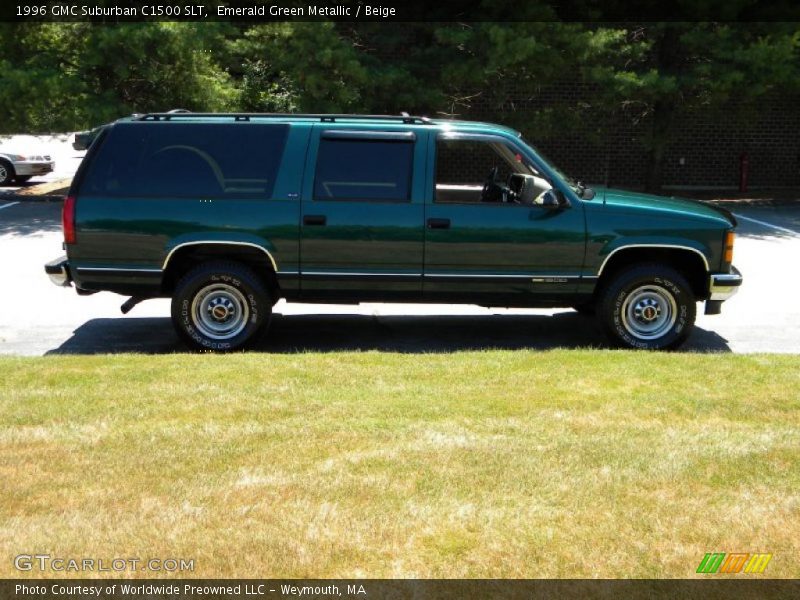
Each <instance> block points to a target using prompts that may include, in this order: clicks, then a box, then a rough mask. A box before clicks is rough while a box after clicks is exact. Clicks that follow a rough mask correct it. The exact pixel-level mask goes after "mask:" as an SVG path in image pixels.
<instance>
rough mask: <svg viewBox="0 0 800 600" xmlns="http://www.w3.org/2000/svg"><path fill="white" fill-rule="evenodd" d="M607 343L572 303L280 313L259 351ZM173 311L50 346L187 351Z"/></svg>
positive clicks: (699, 339)
mask: <svg viewBox="0 0 800 600" xmlns="http://www.w3.org/2000/svg"><path fill="white" fill-rule="evenodd" d="M592 347H594V348H606V347H609V346H608V344H607V342H606V340H605V338H604V337H603V336H602V335H601V333H600V332H599V331H598V329H597V326H596V325H595V323H594V320H593V319H592V318H590V317H584V316H581V315H579V314H578V313H575V312H572V311H567V312H562V313H557V314H555V315H552V316H550V315H487V316H452V315H442V316H439V315H434V316H381V317H374V316H368V315H337V314H330V315H328V314H326V315H316V314H315V315H280V314H276V315H275V316H274V318H273V320H272V325H271V327H270V330H269V333H268V334H267V336H266V337H265V338H264V339H262V340H261V341H260V342H258V343H257V344H256V345H255V346H254V348H253V349H252V350H251V351H252V352H263V353H267V354H287V353H295V352H340V351H350V350H360V351H366V350H378V351H381V352H402V353H425V352H457V351H464V350H489V349H502V350H519V349H535V350H548V349H553V348H592ZM681 349H682V350H684V351H691V352H730V351H731V350H730V348H729V347H728V344H727V340H725V339H724V338H722V337H721V336H719V335H718V334H716V333H714V332H712V331H707V330H704V329H701V328H698V327H696V328H695V330H694V332H693V334H692V336H691V337H690V339H689V341H688V342H687V343H686V344H685V345H684V346H683V347H682V348H681ZM184 351H186V349H185V347H184V346H183V345H182V344H181V343H180V341H179V340H178V338H177V336H176V334H175V333H174V331H173V329H172V324H171V322H170V320H169V319H167V318H122V317H121V318H118V319H93V320H91V321H87V322H86V323H84V324H83V325H81V326H80V327H79V328H78V329H76V330H75V332H74V333H73V336H72V337H71V338H69V339H68V340H66V341H65V342H64V343H63V344H62V345H61V346H59V347H58V348H56V349H54V350H51V351H49V352H48V353H47V354H106V353H109V354H115V353H121V352H137V353H145V354H164V353H170V352H184Z"/></svg>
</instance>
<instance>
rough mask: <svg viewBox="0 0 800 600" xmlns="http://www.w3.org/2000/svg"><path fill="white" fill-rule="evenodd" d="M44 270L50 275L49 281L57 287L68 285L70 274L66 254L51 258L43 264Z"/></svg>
mask: <svg viewBox="0 0 800 600" xmlns="http://www.w3.org/2000/svg"><path fill="white" fill-rule="evenodd" d="M44 272H45V273H47V276H48V277H50V281H52V282H53V283H54V284H55V285H57V286H59V287H69V285H70V283H71V282H72V276H71V275H70V272H69V262H67V257H66V256H62V257H61V258H57V259H55V260H51V261H50V262H49V263H47V264H46V265H45V266H44Z"/></svg>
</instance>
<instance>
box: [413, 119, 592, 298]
mask: <svg viewBox="0 0 800 600" xmlns="http://www.w3.org/2000/svg"><path fill="white" fill-rule="evenodd" d="M429 144H430V151H431V152H435V156H436V168H435V170H434V173H433V174H432V177H431V182H430V184H429V190H431V192H430V193H429V202H428V204H427V205H426V213H425V221H426V228H425V269H424V295H425V298H426V299H428V300H429V301H454V302H458V301H462V302H463V301H471V302H473V303H480V304H488V305H495V306H526V305H530V306H535V305H537V304H548V303H553V302H558V301H559V299H563V298H565V297H568V296H569V295H570V294H572V293H574V292H575V290H576V289H577V284H578V281H579V280H580V275H581V269H582V266H583V260H584V253H585V245H586V233H585V224H584V215H583V206H582V204H581V203H580V202H575V203H573V204H572V205H571V206H561V207H552V206H545V205H543V204H542V202H543V200H542V198H543V196H544V193H545V192H546V191H547V190H550V189H551V187H552V186H551V184H550V182H549V181H548V180H547V179H545V178H544V177H543V176H542V175H541V174H540V173H539V172H538V171H537V170H536V168H535V165H533V163H532V162H531V160H530V159H529V158H526V157H525V156H524V155H523V154H522V153H521V150H520V149H519V148H518V147H515V146H514V145H513V144H512V143H510V142H508V141H506V140H505V139H504V138H500V137H498V136H472V137H471V136H468V135H467V136H463V135H462V136H453V137H449V136H447V134H440V137H439V138H438V139H432V140H431V141H430V142H429ZM522 182H524V193H521V192H520V189H519V188H520V186H521V185H523V183H522ZM471 298H472V300H470V299H471Z"/></svg>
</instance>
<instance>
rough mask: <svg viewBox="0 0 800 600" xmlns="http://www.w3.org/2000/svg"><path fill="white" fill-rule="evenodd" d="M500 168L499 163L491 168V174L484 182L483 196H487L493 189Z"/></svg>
mask: <svg viewBox="0 0 800 600" xmlns="http://www.w3.org/2000/svg"><path fill="white" fill-rule="evenodd" d="M497 172H498V168H497V165H495V166H493V167H492V168H491V169H490V170H489V174H488V175H487V176H486V181H484V182H483V190H482V191H481V198H484V199H485V198H486V197H487V196H488V194H489V190H490V189H492V186H493V185H494V183H495V179H496V178H497Z"/></svg>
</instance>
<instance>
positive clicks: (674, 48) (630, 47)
mask: <svg viewBox="0 0 800 600" xmlns="http://www.w3.org/2000/svg"><path fill="white" fill-rule="evenodd" d="M798 50H800V34H798V30H797V28H796V27H795V26H793V25H791V24H782V23H761V24H755V23H717V22H697V23H677V22H664V23H643V24H641V25H637V26H628V27H606V26H600V27H596V28H593V29H592V30H591V36H590V44H589V45H588V46H587V47H586V51H585V52H584V54H583V56H582V57H581V58H580V60H581V63H582V67H581V70H582V72H583V74H584V77H585V79H586V81H588V82H589V83H591V84H593V85H596V86H597V87H598V91H599V93H598V95H597V101H596V102H595V103H594V105H593V107H592V108H593V109H595V110H600V111H603V112H605V113H606V114H607V115H610V113H611V112H613V113H615V114H616V115H617V116H618V115H620V114H622V115H624V116H625V117H626V118H628V119H631V120H633V121H634V122H636V123H647V124H648V126H649V127H648V131H647V133H646V135H645V136H644V140H643V141H644V145H645V148H646V150H647V152H648V159H649V160H648V162H649V169H648V175H647V187H648V189H651V190H657V189H659V188H660V186H661V182H662V169H663V161H664V154H665V150H666V149H667V147H668V146H669V143H670V141H671V139H672V135H673V132H674V130H675V125H676V122H677V117H678V115H679V114H680V113H681V112H683V111H692V110H703V111H708V112H710V113H713V112H714V111H717V112H719V111H721V110H724V109H730V108H731V103H732V102H734V101H735V103H736V105H737V107H738V108H739V109H740V110H741V109H747V108H748V107H750V108H755V107H756V101H757V100H758V99H759V98H761V97H763V96H764V95H765V94H768V93H770V92H772V91H776V90H781V89H784V90H789V89H790V88H792V86H794V89H795V91H796V89H797V81H798V75H800V71H799V70H798V69H799V67H800V63H799V62H798ZM604 109H605V110H604ZM609 109H610V110H609Z"/></svg>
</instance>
